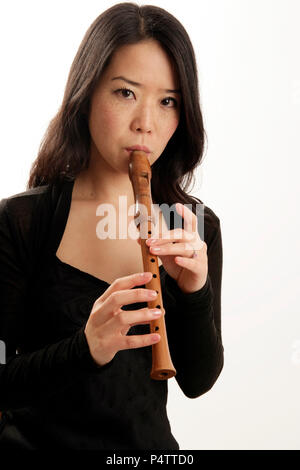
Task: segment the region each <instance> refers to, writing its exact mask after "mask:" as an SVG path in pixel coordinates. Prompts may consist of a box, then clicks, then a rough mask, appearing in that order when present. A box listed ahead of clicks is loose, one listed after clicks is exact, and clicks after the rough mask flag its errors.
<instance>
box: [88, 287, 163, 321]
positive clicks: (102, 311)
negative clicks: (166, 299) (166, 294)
mask: <svg viewBox="0 0 300 470" xmlns="http://www.w3.org/2000/svg"><path fill="white" fill-rule="evenodd" d="M152 294H154V295H152ZM156 297H157V292H156V291H155V290H152V289H145V288H144V289H143V288H141V289H124V290H118V291H116V292H113V293H112V294H111V295H110V296H109V297H108V298H107V299H106V300H105V301H104V302H101V303H99V308H98V310H96V311H95V312H94V314H93V315H94V319H93V322H94V326H95V327H97V326H99V325H103V324H104V323H106V322H107V321H108V320H110V319H111V318H113V317H114V316H116V315H119V314H120V313H121V307H123V306H124V305H129V304H133V303H141V302H150V301H152V300H154V299H155V298H156Z"/></svg>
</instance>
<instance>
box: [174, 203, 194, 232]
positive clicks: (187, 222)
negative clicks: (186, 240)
mask: <svg viewBox="0 0 300 470" xmlns="http://www.w3.org/2000/svg"><path fill="white" fill-rule="evenodd" d="M175 207H176V210H177V212H178V213H179V215H180V216H181V217H182V218H183V228H184V230H186V231H187V232H190V233H197V232H198V230H197V226H198V220H197V216H196V215H195V214H194V213H193V212H192V211H191V210H190V209H189V208H188V207H187V206H186V205H185V204H181V203H180V202H177V203H176V205H175Z"/></svg>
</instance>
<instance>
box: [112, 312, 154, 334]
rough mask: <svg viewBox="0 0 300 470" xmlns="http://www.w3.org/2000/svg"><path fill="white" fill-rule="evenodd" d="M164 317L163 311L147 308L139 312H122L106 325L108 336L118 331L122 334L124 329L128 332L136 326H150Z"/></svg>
mask: <svg viewBox="0 0 300 470" xmlns="http://www.w3.org/2000/svg"><path fill="white" fill-rule="evenodd" d="M155 312H159V313H155ZM162 315H163V311H162V310H160V309H149V308H147V307H145V308H142V309H139V310H121V311H120V312H119V313H118V314H117V315H115V316H114V317H113V318H111V319H110V320H109V321H108V322H107V323H106V325H105V329H106V334H115V333H116V332H117V331H119V332H120V331H122V330H124V329H125V330H128V329H129V328H131V327H132V326H135V325H146V324H149V323H150V322H151V321H153V320H155V319H157V318H160V317H161V316H162Z"/></svg>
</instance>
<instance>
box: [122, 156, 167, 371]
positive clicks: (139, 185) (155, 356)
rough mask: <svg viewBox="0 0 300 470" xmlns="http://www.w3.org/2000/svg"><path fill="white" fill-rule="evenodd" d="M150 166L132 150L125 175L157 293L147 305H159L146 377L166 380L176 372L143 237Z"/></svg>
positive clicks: (148, 224) (147, 226) (156, 278)
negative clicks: (133, 201) (129, 185)
mask: <svg viewBox="0 0 300 470" xmlns="http://www.w3.org/2000/svg"><path fill="white" fill-rule="evenodd" d="M151 176H152V172H151V166H150V162H149V160H148V157H147V154H146V153H145V152H142V151H139V150H136V151H133V152H132V153H131V155H130V161H129V178H130V180H131V183H132V187H133V191H134V197H135V204H136V209H135V216H134V218H135V223H136V226H137V227H138V228H139V231H140V235H141V238H140V240H141V249H142V256H143V264H144V271H145V272H151V273H152V279H151V281H149V283H147V289H153V290H156V292H157V297H156V299H155V300H152V301H149V302H147V304H148V307H149V308H160V309H161V310H162V312H163V314H162V315H161V317H160V318H159V319H157V320H152V321H151V322H150V332H151V333H158V334H159V335H160V337H161V339H160V341H159V342H158V343H156V344H153V345H152V370H151V373H150V377H151V378H152V379H154V380H166V379H169V378H171V377H173V376H174V375H176V370H175V368H174V366H173V363H172V359H171V356H170V351H169V345H168V339H167V331H166V325H165V318H164V313H165V310H164V308H163V301H162V291H161V282H160V275H159V266H158V260H157V256H155V255H153V254H152V253H150V252H149V247H148V246H147V245H146V240H147V239H148V238H150V237H151V234H152V223H153V218H152V217H151V214H152V197H151Z"/></svg>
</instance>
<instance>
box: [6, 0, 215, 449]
mask: <svg viewBox="0 0 300 470" xmlns="http://www.w3.org/2000/svg"><path fill="white" fill-rule="evenodd" d="M203 147H204V129H203V123H202V115H201V110H200V107H199V96H198V84H197V72H196V64H195V58H194V53H193V48H192V45H191V43H190V40H189V37H188V35H187V33H186V31H185V29H184V28H183V26H182V25H181V24H180V23H179V22H178V21H177V20H176V19H175V18H174V17H173V16H172V15H170V14H169V13H168V12H166V11H164V10H162V9H160V8H158V7H153V6H143V7H139V6H137V5H135V4H133V3H121V4H118V5H115V6H113V7H112V8H110V9H108V10H107V11H105V12H104V13H103V14H101V15H100V16H99V17H98V18H97V19H96V20H95V21H94V22H93V24H92V25H91V26H90V28H89V29H88V31H87V33H86V35H85V37H84V38H83V41H82V43H81V45H80V47H79V50H78V52H77V54H76V57H75V59H74V61H73V64H72V67H71V70H70V74H69V77H68V82H67V86H66V90H65V95H64V99H63V103H62V105H61V108H60V110H59V112H58V114H57V116H56V117H55V118H54V119H53V120H52V122H51V123H50V126H49V128H48V131H47V133H46V135H45V138H44V140H43V143H42V145H41V148H40V150H39V154H38V156H37V159H36V161H35V162H34V164H33V166H32V169H31V174H30V178H29V182H28V186H27V190H26V191H25V192H24V193H21V194H18V195H14V196H11V197H9V198H6V199H2V201H1V204H0V239H1V252H0V258H1V259H0V262H1V263H0V265H1V278H0V285H1V296H0V302H1V304H0V305H1V310H0V312H1V314H0V339H1V340H2V341H4V343H5V345H6V356H7V360H6V363H5V364H2V365H1V366H0V367H1V369H0V409H1V410H2V427H3V431H2V434H1V438H0V447H1V448H28V449H53V448H67V449H174V450H175V449H179V444H178V443H177V441H176V439H175V438H174V436H173V435H172V433H171V428H170V424H169V421H168V417H167V413H166V403H167V381H157V380H152V379H151V378H150V369H151V348H150V346H151V345H152V344H154V343H155V342H158V341H160V336H159V335H157V334H150V333H149V331H150V330H149V323H150V321H151V320H153V319H154V318H157V317H158V316H159V315H162V313H161V312H158V313H155V312H151V311H150V310H149V309H148V308H147V302H149V300H151V299H153V297H150V296H149V289H147V288H146V284H147V283H148V282H149V281H150V279H151V273H143V263H142V257H141V248H140V245H139V244H140V242H139V240H138V243H137V240H136V239H134V237H133V238H131V237H126V238H125V239H124V238H123V239H122V238H118V237H113V238H104V237H102V235H103V233H102V232H101V230H100V232H101V233H99V227H98V228H97V227H96V226H97V222H98V221H99V219H98V218H97V216H96V214H97V208H99V206H100V207H106V206H103V205H104V204H109V205H110V207H113V208H114V209H115V214H116V220H119V217H120V216H123V215H124V209H122V206H120V204H119V202H120V199H119V197H120V196H122V197H126V198H127V205H129V206H131V205H132V204H134V194H133V190H132V186H131V182H130V179H129V177H128V163H129V157H130V155H131V152H132V151H133V150H134V149H135V148H142V149H143V150H144V151H145V152H146V153H147V156H148V159H149V161H150V164H151V170H152V179H151V189H152V199H153V202H154V203H156V204H161V203H167V204H169V205H172V204H175V203H176V210H177V212H178V215H179V216H180V218H181V220H183V222H184V227H183V229H182V228H174V225H172V224H169V226H168V224H167V223H166V221H165V220H164V217H163V213H162V211H161V210H158V211H157V214H156V215H157V221H158V222H159V232H158V236H157V237H156V244H154V245H152V246H150V242H149V241H147V244H148V246H149V250H150V252H151V253H153V254H157V255H158V256H159V261H160V278H161V285H162V293H163V303H164V308H165V312H166V313H165V322H166V328H167V332H168V341H169V348H170V353H171V356H172V361H173V364H174V366H175V368H176V370H177V375H176V380H177V383H178V385H179V386H180V388H181V389H182V391H183V393H184V394H185V395H186V396H187V397H190V398H196V397H198V396H200V395H202V394H203V393H206V392H207V391H208V390H209V389H210V388H211V387H212V386H213V384H214V383H215V381H216V380H217V377H218V376H219V374H220V372H221V369H222V367H223V346H222V340H221V321H220V313H221V276H222V241H221V230H220V221H219V219H218V217H217V216H216V215H215V214H214V212H213V211H212V210H211V209H209V208H208V207H205V210H204V238H205V241H204V242H203V241H201V238H200V236H199V233H198V230H195V226H197V216H196V215H195V207H196V199H195V198H192V197H191V196H189V195H187V194H186V192H185V190H184V188H186V187H187V186H188V184H189V182H190V180H191V175H192V172H193V170H194V169H195V167H196V166H197V165H198V164H200V162H201V159H202V155H203ZM184 181H185V183H186V185H184V184H183V182H184ZM177 203H179V204H177ZM186 204H192V210H190V209H189V208H188V207H186ZM130 222H132V217H131V219H129V220H128V218H127V223H128V225H129V223H130ZM171 225H172V226H171ZM192 229H194V230H192ZM96 233H97V236H96ZM170 239H172V241H170ZM174 239H175V240H176V241H175V242H174ZM155 247H157V248H159V249H160V250H158V251H155V250H154V248H155ZM141 273H143V274H142V275H141ZM154 298H155V297H154ZM129 307H131V308H129Z"/></svg>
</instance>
